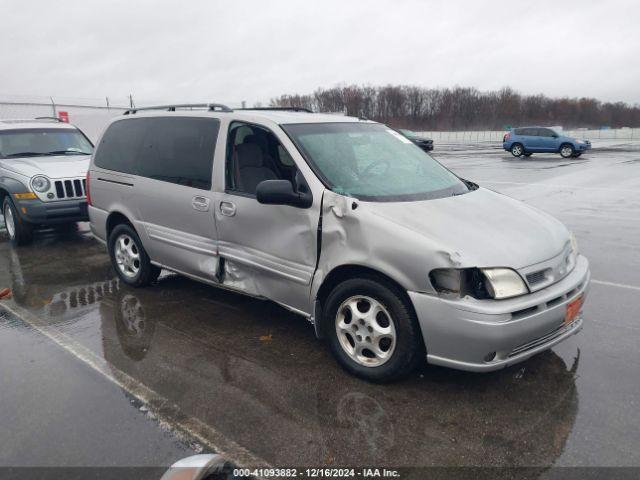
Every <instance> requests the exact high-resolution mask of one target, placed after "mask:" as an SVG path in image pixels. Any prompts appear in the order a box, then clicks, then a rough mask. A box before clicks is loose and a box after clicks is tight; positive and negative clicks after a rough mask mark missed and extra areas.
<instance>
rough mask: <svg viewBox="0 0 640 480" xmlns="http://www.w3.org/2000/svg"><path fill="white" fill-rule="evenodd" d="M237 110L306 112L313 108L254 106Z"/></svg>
mask: <svg viewBox="0 0 640 480" xmlns="http://www.w3.org/2000/svg"><path fill="white" fill-rule="evenodd" d="M237 110H272V111H280V112H306V113H313V110H310V109H308V108H306V107H253V108H249V107H247V108H238V109H237Z"/></svg>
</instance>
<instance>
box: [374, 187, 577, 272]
mask: <svg viewBox="0 0 640 480" xmlns="http://www.w3.org/2000/svg"><path fill="white" fill-rule="evenodd" d="M367 209H370V210H371V213H372V214H374V215H379V216H381V217H384V218H385V219H386V220H388V221H390V222H393V223H394V224H396V225H397V226H398V227H400V228H406V229H408V230H411V231H413V232H414V233H416V234H419V235H422V236H423V237H426V239H428V240H429V244H430V245H432V247H433V248H437V249H438V251H446V252H449V256H450V257H451V258H452V262H453V263H456V264H458V265H459V266H460V267H510V268H515V269H519V268H523V267H527V266H530V265H533V264H536V263H539V262H542V261H544V260H548V259H550V258H552V257H554V256H555V255H558V254H559V253H560V252H561V251H562V249H563V248H564V247H565V246H566V244H567V242H569V241H570V238H569V231H568V230H567V228H566V227H565V226H564V225H563V224H562V223H561V222H560V221H558V220H556V219H555V218H553V217H552V216H551V215H548V214H547V213H544V212H542V211H540V210H538V209H536V208H534V207H531V206H529V205H526V204H525V203H523V202H520V201H518V200H515V199H513V198H510V197H507V196H505V195H502V194H499V193H496V192H493V191H491V190H487V189H484V188H479V189H477V190H474V191H471V192H469V193H466V194H464V195H458V196H454V197H446V198H440V199H435V200H426V201H420V202H397V203H396V202H392V203H391V202H390V203H386V202H376V203H374V202H371V203H367Z"/></svg>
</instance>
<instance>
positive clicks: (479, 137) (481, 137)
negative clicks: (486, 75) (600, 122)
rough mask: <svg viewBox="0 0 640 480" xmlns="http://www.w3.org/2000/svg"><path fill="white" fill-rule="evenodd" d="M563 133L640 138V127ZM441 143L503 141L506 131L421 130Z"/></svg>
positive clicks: (596, 136)
mask: <svg viewBox="0 0 640 480" xmlns="http://www.w3.org/2000/svg"><path fill="white" fill-rule="evenodd" d="M561 132H562V134H563V135H567V136H569V137H576V138H583V139H587V140H640V128H616V129H613V128H612V129H606V130H604V129H603V130H588V129H579V130H561ZM419 133H420V135H423V136H425V137H429V138H432V139H433V140H434V142H441V143H457V142H464V143H472V142H474V143H475V142H502V138H503V137H504V134H505V133H506V131H504V130H498V131H495V130H494V131H466V132H440V131H435V132H419Z"/></svg>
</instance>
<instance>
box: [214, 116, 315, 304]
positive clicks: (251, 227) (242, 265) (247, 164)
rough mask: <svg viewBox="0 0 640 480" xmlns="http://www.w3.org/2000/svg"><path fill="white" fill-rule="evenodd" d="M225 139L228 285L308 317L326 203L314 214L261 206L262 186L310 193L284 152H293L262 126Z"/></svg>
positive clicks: (223, 247) (222, 218)
mask: <svg viewBox="0 0 640 480" xmlns="http://www.w3.org/2000/svg"><path fill="white" fill-rule="evenodd" d="M226 134H227V141H226V144H227V145H226V149H227V150H226V159H225V160H226V162H225V163H226V168H225V174H224V184H223V185H221V188H220V191H216V194H215V195H216V200H215V216H216V225H217V230H218V250H219V254H220V257H221V259H223V261H224V265H225V268H224V272H225V274H224V279H223V284H225V285H227V286H229V287H231V288H235V289H238V290H242V291H244V292H245V293H248V294H251V295H257V296H264V297H267V298H269V299H271V300H274V301H276V302H278V303H281V304H283V305H285V306H287V307H289V308H290V309H292V310H295V311H298V312H300V313H306V314H310V313H311V312H310V311H309V310H310V308H309V296H310V289H311V280H312V278H313V274H314V272H315V267H316V261H317V253H318V243H317V238H318V222H319V219H320V197H321V195H314V198H313V205H312V206H311V207H310V208H297V207H292V206H288V205H264V204H261V203H258V201H257V199H256V187H257V185H258V184H259V183H260V182H261V181H264V180H277V179H284V180H288V181H290V182H292V184H293V188H294V190H296V191H307V192H310V191H311V190H310V187H309V184H308V183H307V181H306V180H305V178H304V176H303V174H302V172H301V170H300V169H299V168H298V167H300V165H297V164H296V162H295V161H294V160H293V158H294V157H295V154H292V150H289V149H288V148H286V145H287V144H288V145H289V148H290V149H294V148H295V147H293V144H292V143H291V141H290V140H288V139H287V138H286V136H285V135H284V133H281V132H279V134H280V135H281V136H280V137H279V136H278V135H277V134H276V133H274V132H273V131H272V130H271V129H269V128H267V127H265V126H263V125H258V124H249V123H246V122H238V121H235V122H232V123H230V125H229V127H228V129H227V132H226ZM298 156H299V155H298ZM219 167H220V165H218V166H217V167H216V168H219ZM216 190H218V188H216Z"/></svg>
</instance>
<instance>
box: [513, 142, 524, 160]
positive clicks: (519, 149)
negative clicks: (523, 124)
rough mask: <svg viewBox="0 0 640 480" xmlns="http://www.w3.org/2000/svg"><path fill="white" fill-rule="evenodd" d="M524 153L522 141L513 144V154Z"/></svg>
mask: <svg viewBox="0 0 640 480" xmlns="http://www.w3.org/2000/svg"><path fill="white" fill-rule="evenodd" d="M523 154H524V147H523V146H522V145H521V144H520V143H514V144H513V145H511V155H513V156H514V157H519V156H521V155H523Z"/></svg>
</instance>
